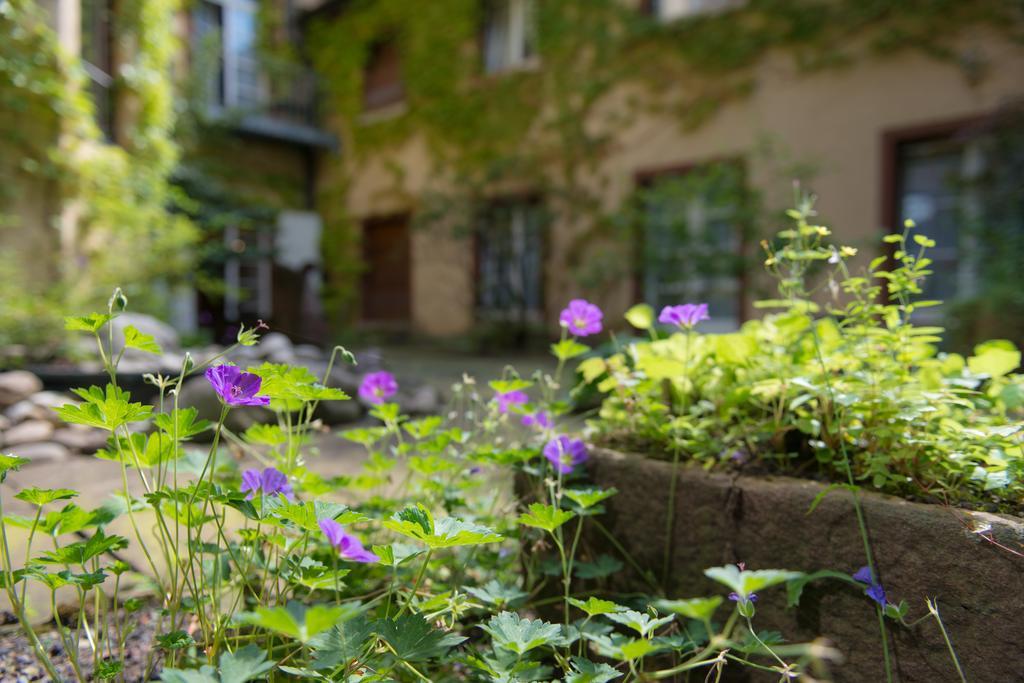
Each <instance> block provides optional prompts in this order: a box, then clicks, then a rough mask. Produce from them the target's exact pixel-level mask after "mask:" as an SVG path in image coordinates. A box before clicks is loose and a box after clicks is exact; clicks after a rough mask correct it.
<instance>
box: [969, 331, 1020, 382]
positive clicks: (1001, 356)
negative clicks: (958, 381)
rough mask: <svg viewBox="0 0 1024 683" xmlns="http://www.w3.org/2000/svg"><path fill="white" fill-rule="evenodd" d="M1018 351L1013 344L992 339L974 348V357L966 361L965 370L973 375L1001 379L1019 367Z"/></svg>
mask: <svg viewBox="0 0 1024 683" xmlns="http://www.w3.org/2000/svg"><path fill="white" fill-rule="evenodd" d="M1020 360H1021V356H1020V351H1018V350H1017V347H1016V346H1014V345H1013V342H1009V341H1006V340H1005V339H994V340H992V341H987V342H985V343H983V344H978V345H977V346H976V347H974V355H973V356H971V357H970V358H968V359H967V368H968V370H970V371H971V372H972V373H973V374H975V375H989V376H990V377H1002V376H1003V375H1008V374H1010V373H1011V372H1013V371H1014V370H1016V369H1017V368H1018V367H1020Z"/></svg>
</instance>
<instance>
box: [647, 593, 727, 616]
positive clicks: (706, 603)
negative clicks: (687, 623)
mask: <svg viewBox="0 0 1024 683" xmlns="http://www.w3.org/2000/svg"><path fill="white" fill-rule="evenodd" d="M656 604H657V607H658V609H661V610H665V611H667V612H675V613H676V614H680V615H682V616H684V617H686V618H687V619H697V620H698V621H710V620H711V617H712V616H714V614H715V610H717V609H718V606H719V605H721V604H722V597H721V596H719V595H715V596H713V597H710V598H690V599H689V600H658V602H657V603H656Z"/></svg>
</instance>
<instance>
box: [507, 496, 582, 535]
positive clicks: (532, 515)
mask: <svg viewBox="0 0 1024 683" xmlns="http://www.w3.org/2000/svg"><path fill="white" fill-rule="evenodd" d="M573 517H575V515H574V514H573V513H571V512H569V511H568V510H559V509H558V508H556V507H554V506H553V505H545V504H544V503H530V511H529V512H526V513H523V514H521V515H519V519H518V520H516V521H518V522H519V523H520V524H522V525H523V526H529V527H534V528H535V529H543V530H544V531H547V532H549V533H550V532H553V531H554V530H555V529H557V528H558V527H560V526H562V525H563V524H565V523H566V522H568V521H569V520H570V519H572V518H573Z"/></svg>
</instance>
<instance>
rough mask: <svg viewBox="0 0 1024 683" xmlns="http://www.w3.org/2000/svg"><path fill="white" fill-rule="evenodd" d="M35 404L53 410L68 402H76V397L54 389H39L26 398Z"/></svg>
mask: <svg viewBox="0 0 1024 683" xmlns="http://www.w3.org/2000/svg"><path fill="white" fill-rule="evenodd" d="M28 400H29V401H31V402H32V403H34V404H35V405H37V406H40V407H43V408H46V409H48V410H54V409H56V408H60V407H61V406H63V405H67V404H68V403H78V400H77V399H74V398H71V397H70V396H68V395H65V394H61V393H59V392H56V391H40V392H38V393H35V394H32V396H31V397H29V399H28Z"/></svg>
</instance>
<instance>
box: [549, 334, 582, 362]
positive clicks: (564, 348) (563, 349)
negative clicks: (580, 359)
mask: <svg viewBox="0 0 1024 683" xmlns="http://www.w3.org/2000/svg"><path fill="white" fill-rule="evenodd" d="M589 350H590V347H589V346H587V345H586V344H581V343H579V342H578V341H576V340H575V339H573V338H567V339H562V340H561V341H559V342H558V343H556V344H552V345H551V353H552V354H554V356H555V358H557V359H558V360H562V361H566V360H571V359H573V358H576V357H577V356H582V355H583V354H585V353H586V352H587V351H589Z"/></svg>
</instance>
